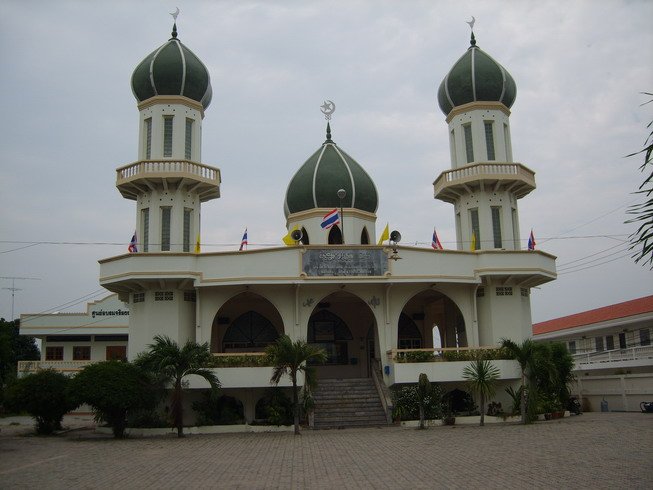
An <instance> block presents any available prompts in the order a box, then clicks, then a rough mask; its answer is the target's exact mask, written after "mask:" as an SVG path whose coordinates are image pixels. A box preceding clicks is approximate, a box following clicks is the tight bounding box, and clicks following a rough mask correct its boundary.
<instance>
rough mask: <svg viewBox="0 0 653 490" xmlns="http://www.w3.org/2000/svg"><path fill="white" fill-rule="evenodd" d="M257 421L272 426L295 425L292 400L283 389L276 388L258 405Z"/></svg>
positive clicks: (269, 391)
mask: <svg viewBox="0 0 653 490" xmlns="http://www.w3.org/2000/svg"><path fill="white" fill-rule="evenodd" d="M256 419H257V420H263V421H265V423H267V424H270V425H277V426H278V425H290V424H292V423H293V406H292V400H290V398H288V397H287V396H286V394H285V393H284V391H283V389H281V388H279V387H277V386H275V387H273V388H271V389H270V390H268V392H267V394H266V396H265V397H264V398H262V399H261V400H259V402H258V403H257V404H256Z"/></svg>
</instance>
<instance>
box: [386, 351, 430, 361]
mask: <svg viewBox="0 0 653 490" xmlns="http://www.w3.org/2000/svg"><path fill="white" fill-rule="evenodd" d="M395 360H396V361H397V362H434V361H436V360H437V359H436V357H435V355H434V354H433V352H428V351H419V350H418V351H413V352H398V353H397V358H396V359H395Z"/></svg>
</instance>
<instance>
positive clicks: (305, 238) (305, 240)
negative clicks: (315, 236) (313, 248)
mask: <svg viewBox="0 0 653 490" xmlns="http://www.w3.org/2000/svg"><path fill="white" fill-rule="evenodd" d="M300 241H301V242H302V245H310V244H311V242H310V240H309V239H308V232H307V231H306V228H304V227H303V226H302V239H301V240H300Z"/></svg>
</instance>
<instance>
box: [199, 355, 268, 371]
mask: <svg viewBox="0 0 653 490" xmlns="http://www.w3.org/2000/svg"><path fill="white" fill-rule="evenodd" d="M210 364H211V367H213V368H228V367H268V366H272V365H273V363H272V360H271V359H270V358H269V357H268V356H253V355H251V354H250V355H242V356H213V359H212V360H211V363H210Z"/></svg>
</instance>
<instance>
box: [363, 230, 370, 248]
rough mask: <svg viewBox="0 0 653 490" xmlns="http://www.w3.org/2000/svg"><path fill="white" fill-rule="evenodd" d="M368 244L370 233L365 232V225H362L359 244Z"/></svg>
mask: <svg viewBox="0 0 653 490" xmlns="http://www.w3.org/2000/svg"><path fill="white" fill-rule="evenodd" d="M369 244H370V235H369V233H367V227H366V226H363V231H361V245H369Z"/></svg>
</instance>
